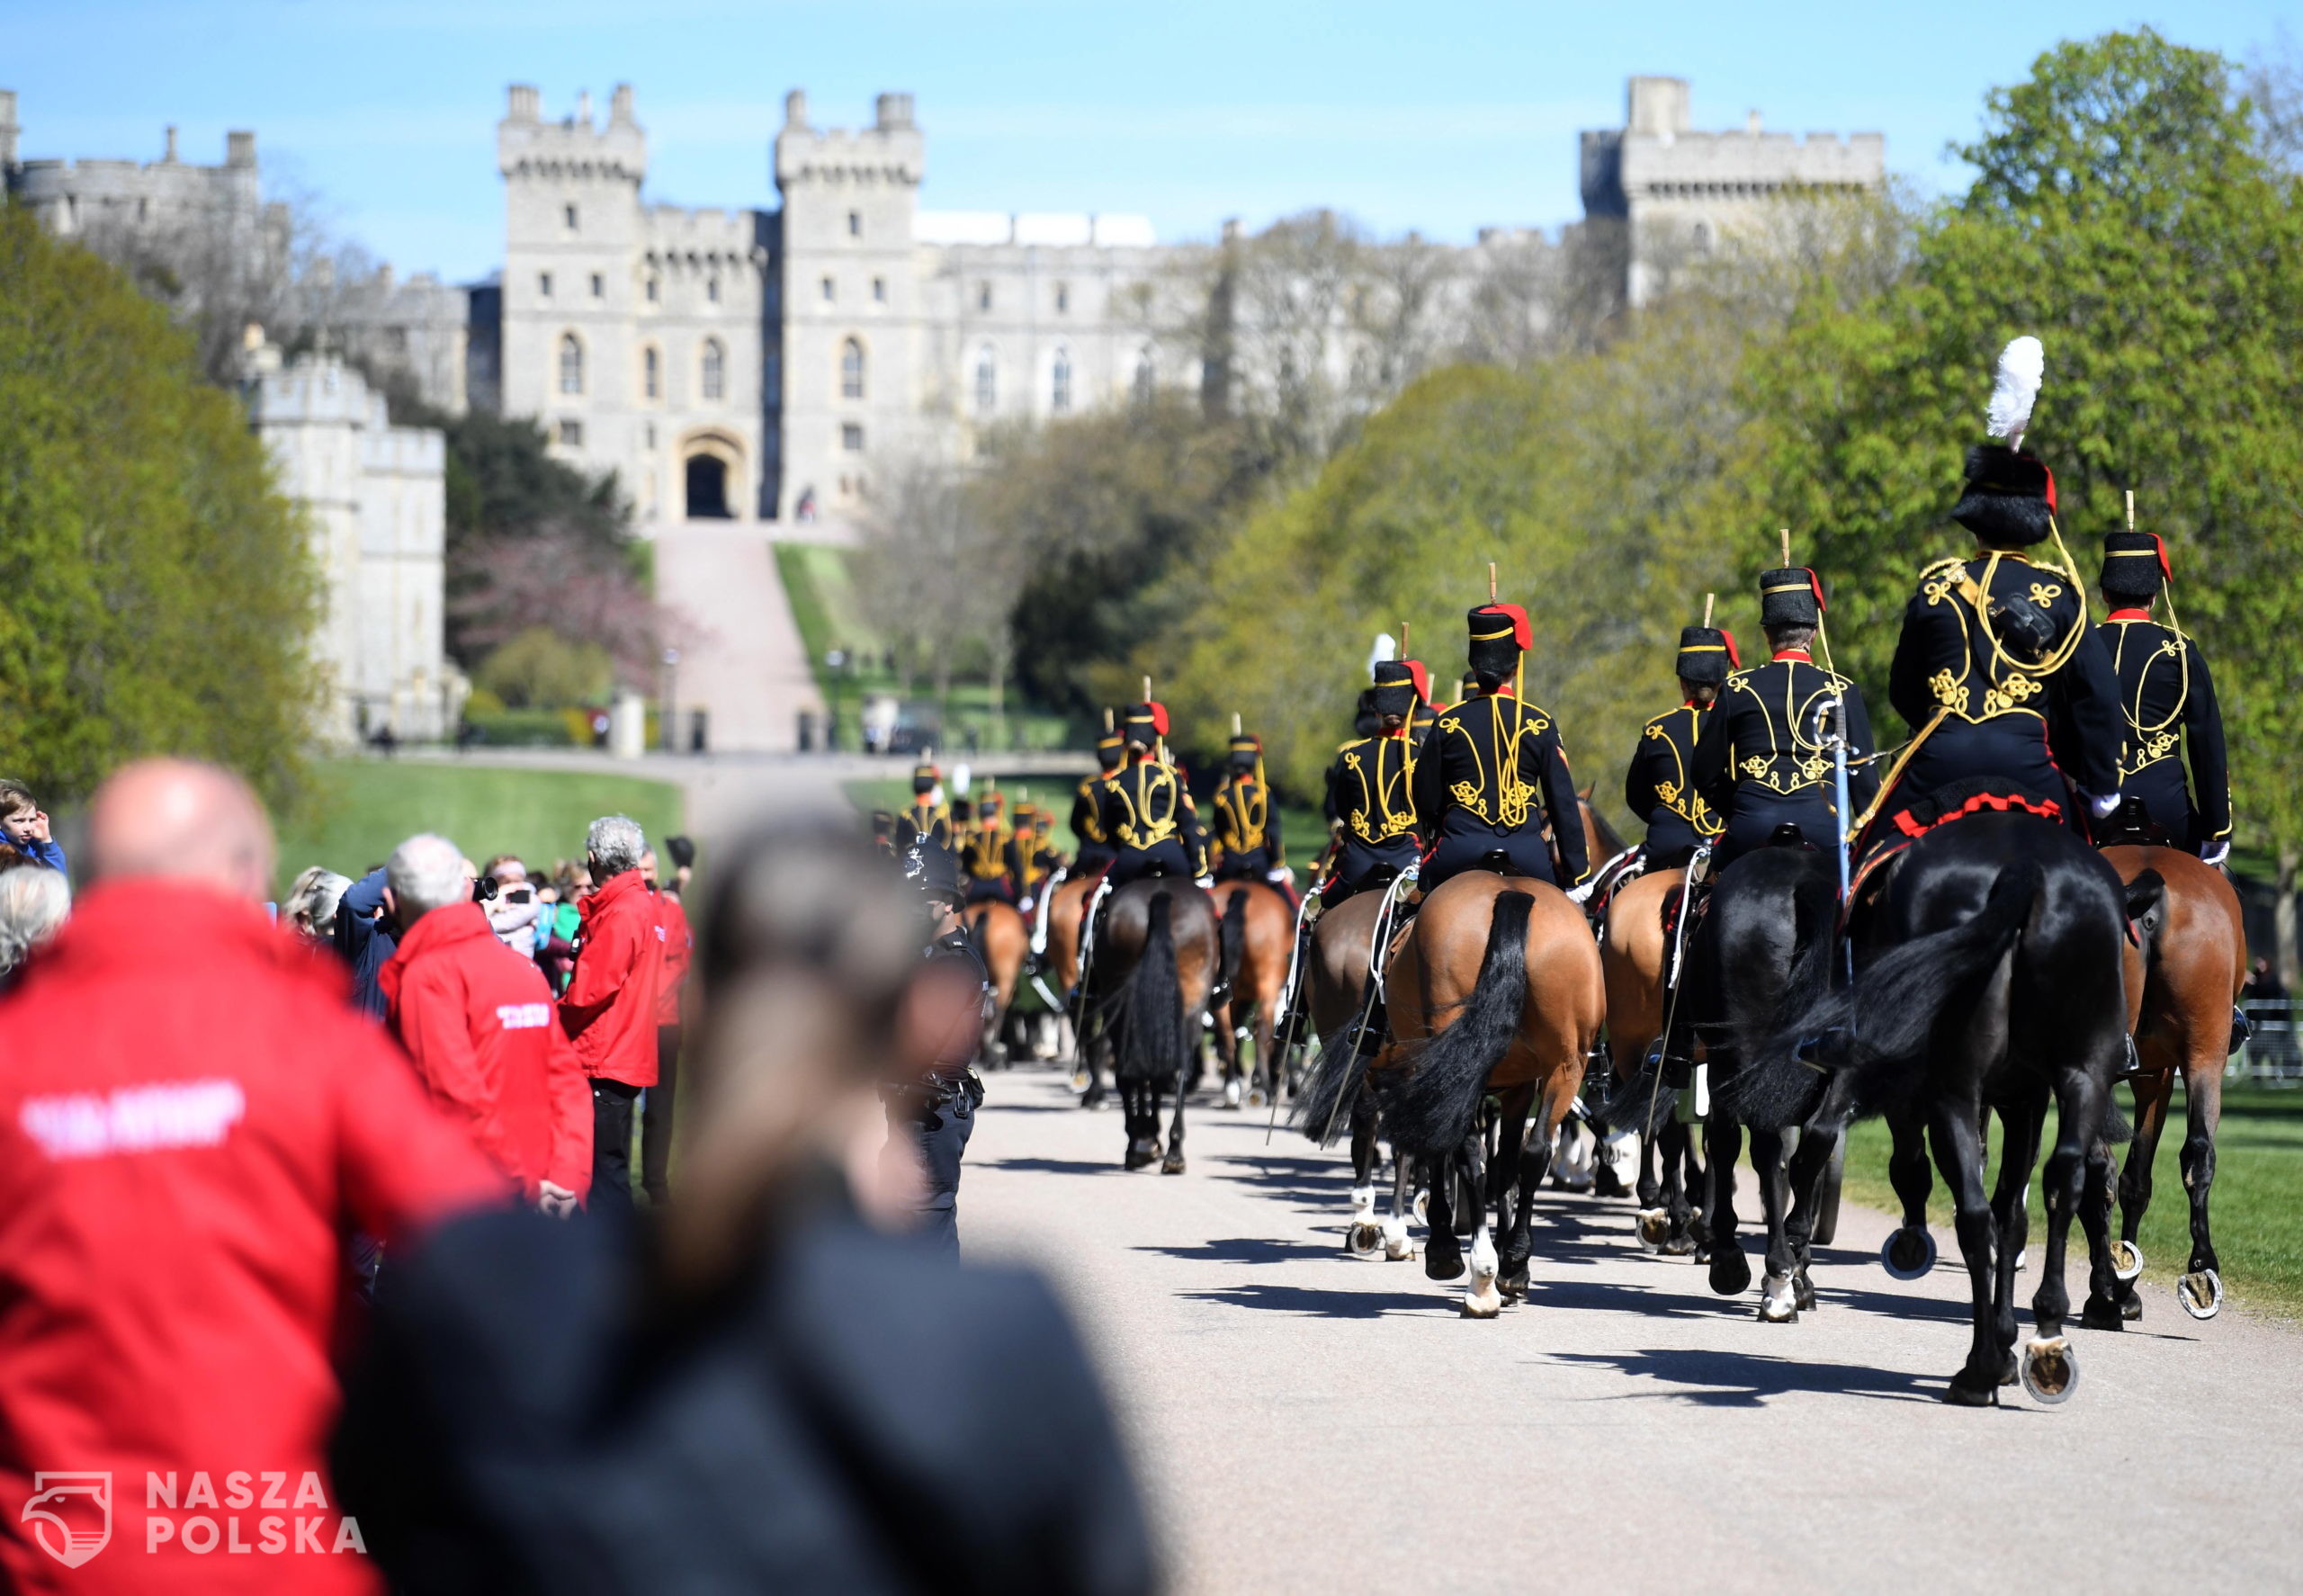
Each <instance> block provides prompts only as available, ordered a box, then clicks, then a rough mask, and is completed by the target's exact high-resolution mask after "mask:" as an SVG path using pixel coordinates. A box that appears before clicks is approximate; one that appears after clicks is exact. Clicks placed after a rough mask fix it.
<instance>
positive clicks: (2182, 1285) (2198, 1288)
mask: <svg viewBox="0 0 2303 1596" xmlns="http://www.w3.org/2000/svg"><path fill="white" fill-rule="evenodd" d="M2175 1300H2176V1301H2177V1302H2179V1303H2181V1304H2182V1305H2183V1312H2184V1313H2186V1314H2190V1315H2191V1317H2192V1318H2194V1319H2212V1318H2214V1317H2215V1316H2216V1315H2217V1314H2220V1313H2221V1312H2223V1277H2222V1276H2221V1275H2218V1274H2217V1273H2216V1272H2215V1271H2214V1270H2213V1269H2193V1270H2192V1271H2191V1273H2189V1274H2187V1275H2185V1276H2183V1277H2182V1278H2180V1279H2178V1280H2177V1281H2176V1282H2175Z"/></svg>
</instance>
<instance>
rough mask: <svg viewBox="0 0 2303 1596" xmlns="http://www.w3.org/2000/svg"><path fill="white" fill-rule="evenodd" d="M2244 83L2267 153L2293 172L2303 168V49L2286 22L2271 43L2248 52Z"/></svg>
mask: <svg viewBox="0 0 2303 1596" xmlns="http://www.w3.org/2000/svg"><path fill="white" fill-rule="evenodd" d="M2242 82H2243V84H2244V86H2245V91H2246V95H2247V98H2248V100H2249V101H2250V102H2251V103H2253V104H2254V111H2255V126H2256V128H2257V129H2258V130H2259V136H2260V138H2261V139H2262V141H2263V154H2264V155H2265V156H2266V157H2269V158H2270V159H2271V160H2272V161H2275V162H2277V163H2278V164H2279V165H2280V166H2284V167H2286V168H2287V169H2288V170H2289V171H2290V172H2297V171H2303V50H2299V49H2297V47H2296V43H2295V35H2294V34H2292V33H2290V32H2289V31H2287V24H2286V23H2284V22H2281V24H2280V26H2279V31H2277V32H2276V33H2274V34H2273V35H2272V42H2271V43H2270V44H2269V45H2267V46H2258V47H2256V48H2255V49H2253V50H2250V51H2249V52H2248V55H2247V70H2246V75H2245V77H2244V79H2243V80H2242Z"/></svg>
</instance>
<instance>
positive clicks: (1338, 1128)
mask: <svg viewBox="0 0 2303 1596" xmlns="http://www.w3.org/2000/svg"><path fill="white" fill-rule="evenodd" d="M1369 979H1370V980H1373V979H1374V977H1372V976H1371V977H1369ZM1354 1009H1355V1012H1354V1014H1353V1017H1352V1020H1351V1023H1350V1024H1349V1025H1347V1026H1345V1027H1343V1028H1342V1029H1341V1030H1340V1031H1338V1032H1337V1033H1336V1034H1335V1035H1334V1036H1322V1037H1321V1038H1320V1054H1319V1057H1317V1058H1316V1059H1314V1060H1313V1061H1312V1073H1311V1078H1310V1079H1309V1080H1305V1081H1304V1090H1303V1095H1302V1096H1300V1097H1298V1098H1296V1099H1295V1125H1296V1127H1297V1128H1298V1129H1300V1130H1301V1131H1302V1132H1303V1133H1304V1134H1305V1135H1307V1136H1309V1137H1310V1138H1311V1139H1312V1140H1313V1141H1314V1142H1316V1143H1319V1144H1320V1145H1321V1146H1322V1147H1327V1146H1331V1145H1333V1144H1334V1142H1335V1139H1336V1136H1337V1134H1339V1133H1340V1132H1342V1131H1344V1130H1347V1129H1349V1126H1350V1124H1351V1105H1352V1104H1353V1102H1354V1101H1356V1100H1357V1099H1358V1096H1359V1087H1360V1083H1361V1082H1362V1081H1364V1080H1367V1059H1368V1055H1369V1054H1372V1053H1373V1052H1374V1051H1375V1050H1374V1048H1373V1047H1370V1046H1363V1045H1361V1041H1362V1038H1361V1036H1360V1032H1359V1018H1358V1017H1359V1014H1361V1013H1364V1012H1366V1009H1367V994H1366V991H1365V990H1364V989H1363V990H1362V991H1361V994H1360V999H1359V1001H1358V1003H1357V1004H1356V1005H1354Z"/></svg>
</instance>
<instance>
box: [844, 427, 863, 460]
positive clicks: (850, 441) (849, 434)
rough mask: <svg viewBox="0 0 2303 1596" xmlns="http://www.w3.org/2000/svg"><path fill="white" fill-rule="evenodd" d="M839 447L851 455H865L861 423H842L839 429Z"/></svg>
mask: <svg viewBox="0 0 2303 1596" xmlns="http://www.w3.org/2000/svg"><path fill="white" fill-rule="evenodd" d="M839 446H840V447H841V448H843V449H845V450H847V452H848V453H850V454H861V453H864V428H863V426H862V425H861V424H860V423H858V422H854V421H847V422H842V423H841V424H840V428H839Z"/></svg>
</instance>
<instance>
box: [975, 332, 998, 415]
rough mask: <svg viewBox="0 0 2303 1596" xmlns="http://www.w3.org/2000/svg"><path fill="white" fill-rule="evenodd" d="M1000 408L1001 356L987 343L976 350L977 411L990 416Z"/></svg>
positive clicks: (978, 413)
mask: <svg viewBox="0 0 2303 1596" xmlns="http://www.w3.org/2000/svg"><path fill="white" fill-rule="evenodd" d="M998 408H999V356H998V355H996V354H993V353H992V352H991V345H989V344H986V345H984V346H983V347H982V348H981V349H979V350H977V351H976V352H975V413H976V414H977V415H979V416H989V415H990V414H991V413H992V412H993V411H994V410H997V409H998Z"/></svg>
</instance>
